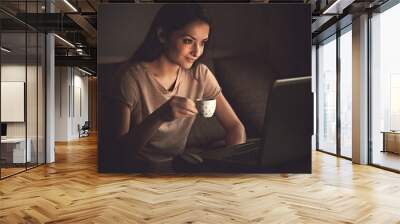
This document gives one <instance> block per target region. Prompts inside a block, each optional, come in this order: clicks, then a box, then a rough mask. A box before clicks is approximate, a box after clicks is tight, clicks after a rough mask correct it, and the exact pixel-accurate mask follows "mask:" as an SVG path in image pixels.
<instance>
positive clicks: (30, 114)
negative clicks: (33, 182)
mask: <svg viewBox="0 0 400 224" xmlns="http://www.w3.org/2000/svg"><path fill="white" fill-rule="evenodd" d="M27 38H28V42H27V43H28V46H27V47H28V57H27V58H28V63H27V81H26V89H27V95H26V97H27V98H26V104H27V107H26V113H27V131H28V136H27V141H28V143H29V144H30V150H31V153H30V157H31V158H30V160H28V164H27V165H28V168H29V167H33V166H36V165H37V156H38V154H37V150H38V144H37V132H38V124H37V121H38V119H37V116H38V111H37V110H38V107H37V106H38V100H37V98H38V96H37V93H38V88H37V81H38V77H37V73H38V67H37V62H38V56H37V54H38V52H37V45H38V43H37V41H38V37H37V33H36V32H30V33H27Z"/></svg>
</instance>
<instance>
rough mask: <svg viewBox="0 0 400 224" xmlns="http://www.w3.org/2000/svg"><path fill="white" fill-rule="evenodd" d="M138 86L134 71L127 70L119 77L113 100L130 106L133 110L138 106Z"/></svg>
mask: <svg viewBox="0 0 400 224" xmlns="http://www.w3.org/2000/svg"><path fill="white" fill-rule="evenodd" d="M137 92H138V86H137V83H136V80H135V79H134V77H133V75H132V70H131V69H129V70H126V71H125V72H123V74H122V75H121V76H120V77H119V79H118V80H117V82H116V85H115V87H114V91H113V94H114V95H113V98H114V99H116V100H118V101H120V102H121V103H124V104H126V105H127V106H129V108H130V109H131V110H133V109H134V108H135V107H136V104H137Z"/></svg>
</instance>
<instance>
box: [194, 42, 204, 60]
mask: <svg viewBox="0 0 400 224" xmlns="http://www.w3.org/2000/svg"><path fill="white" fill-rule="evenodd" d="M201 51H202V49H201V46H200V45H199V44H195V45H193V48H192V55H193V56H194V57H196V58H197V57H199V56H200V54H201Z"/></svg>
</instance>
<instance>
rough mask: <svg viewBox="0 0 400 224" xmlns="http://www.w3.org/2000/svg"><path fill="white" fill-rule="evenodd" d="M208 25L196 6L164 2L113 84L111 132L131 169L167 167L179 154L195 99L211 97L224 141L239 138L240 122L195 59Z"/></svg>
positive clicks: (236, 141) (242, 137)
mask: <svg viewBox="0 0 400 224" xmlns="http://www.w3.org/2000/svg"><path fill="white" fill-rule="evenodd" d="M210 28H211V27H210V21H209V19H208V18H207V17H206V16H205V14H204V12H203V9H202V8H201V7H200V6H199V5H193V4H190V5H189V4H182V5H177V4H171V5H164V6H163V7H161V9H160V10H159V11H158V13H157V15H156V17H155V19H154V21H153V23H152V25H151V27H150V30H149V32H148V34H147V36H146V38H145V40H144V42H143V43H142V45H141V46H140V47H139V48H138V49H137V51H136V52H135V54H134V55H133V57H132V58H131V59H130V61H129V63H128V66H126V68H125V69H124V72H123V75H122V76H121V80H120V82H119V85H118V86H117V88H116V99H118V100H117V102H118V103H117V106H116V107H117V110H118V113H119V116H118V117H117V120H116V122H117V123H116V124H115V125H116V126H117V133H115V134H116V138H117V141H119V142H120V143H122V144H123V145H124V146H125V149H126V154H125V155H124V159H125V164H128V165H129V166H130V167H134V168H136V169H135V170H141V171H154V172H161V171H168V170H169V169H170V165H171V161H172V160H173V159H174V158H176V157H179V156H181V155H182V154H184V150H185V145H186V141H187V137H188V135H189V132H190V129H191V126H192V124H193V122H194V120H195V117H196V114H197V113H198V111H197V109H196V105H195V102H194V100H196V99H216V103H217V107H216V112H215V114H216V116H217V118H218V120H219V122H220V123H221V124H222V126H223V127H224V129H225V130H226V133H227V134H226V137H225V140H226V144H227V145H233V144H240V143H244V142H245V140H246V136H245V129H244V126H243V124H242V123H241V122H240V120H239V119H238V117H237V116H236V114H235V112H234V111H233V109H232V107H231V106H230V105H229V103H228V102H227V100H226V99H225V97H224V95H223V94H222V92H221V88H220V86H219V84H218V82H217V80H216V79H215V77H214V75H213V74H212V73H211V71H210V70H209V69H208V68H207V66H205V65H204V64H200V63H198V59H199V58H200V57H201V56H202V55H203V52H204V49H205V46H206V45H207V41H208V39H209V35H210ZM184 155H185V154H184ZM187 156H188V155H185V158H186V159H187ZM189 157H190V156H189ZM189 159H195V160H196V159H197V157H196V158H189Z"/></svg>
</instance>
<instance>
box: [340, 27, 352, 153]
mask: <svg viewBox="0 0 400 224" xmlns="http://www.w3.org/2000/svg"><path fill="white" fill-rule="evenodd" d="M351 42H352V35H351V30H350V31H348V32H347V33H345V34H343V35H342V36H341V37H340V128H341V129H340V152H341V155H342V156H346V157H349V158H351V157H352V149H351V141H352V125H351V124H352V100H351V99H352V74H353V73H352V44H351Z"/></svg>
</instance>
